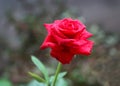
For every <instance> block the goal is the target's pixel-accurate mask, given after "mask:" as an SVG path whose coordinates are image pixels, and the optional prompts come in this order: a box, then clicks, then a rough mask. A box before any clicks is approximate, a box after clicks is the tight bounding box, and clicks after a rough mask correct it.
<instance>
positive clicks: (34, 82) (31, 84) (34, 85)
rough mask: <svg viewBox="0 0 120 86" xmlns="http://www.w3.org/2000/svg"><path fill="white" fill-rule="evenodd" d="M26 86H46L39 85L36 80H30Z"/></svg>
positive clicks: (43, 84)
mask: <svg viewBox="0 0 120 86" xmlns="http://www.w3.org/2000/svg"><path fill="white" fill-rule="evenodd" d="M27 86H46V85H45V83H40V82H38V81H36V80H32V81H31V82H30V83H28V85H27Z"/></svg>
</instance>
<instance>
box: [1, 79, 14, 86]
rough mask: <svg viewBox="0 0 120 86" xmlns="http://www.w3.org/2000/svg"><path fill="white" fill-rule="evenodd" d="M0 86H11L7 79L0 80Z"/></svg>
mask: <svg viewBox="0 0 120 86" xmlns="http://www.w3.org/2000/svg"><path fill="white" fill-rule="evenodd" d="M0 86H12V83H11V82H10V81H9V80H7V79H0Z"/></svg>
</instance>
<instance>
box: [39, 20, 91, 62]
mask: <svg viewBox="0 0 120 86" xmlns="http://www.w3.org/2000/svg"><path fill="white" fill-rule="evenodd" d="M44 26H45V27H46V29H47V31H48V35H47V36H46V38H45V40H44V42H43V44H42V45H41V47H40V48H41V49H45V48H47V47H50V48H51V52H50V54H51V56H53V57H54V58H56V59H57V60H59V61H60V62H61V63H62V64H68V63H70V61H71V60H72V58H73V57H74V55H75V54H80V55H90V54H91V50H92V46H93V42H92V41H90V40H88V38H89V37H91V36H92V34H91V33H89V32H88V31H86V27H85V25H84V24H83V23H82V22H81V21H79V20H73V19H71V18H64V19H62V20H55V22H54V23H51V24H44Z"/></svg>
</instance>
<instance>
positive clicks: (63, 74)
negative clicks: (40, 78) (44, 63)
mask: <svg viewBox="0 0 120 86" xmlns="http://www.w3.org/2000/svg"><path fill="white" fill-rule="evenodd" d="M66 74H67V72H62V73H59V74H58V77H57V80H59V79H61V78H63V77H64V76H65V75H66ZM54 78H55V76H51V77H50V81H49V82H50V83H52V82H53V80H54ZM61 86H62V85H61Z"/></svg>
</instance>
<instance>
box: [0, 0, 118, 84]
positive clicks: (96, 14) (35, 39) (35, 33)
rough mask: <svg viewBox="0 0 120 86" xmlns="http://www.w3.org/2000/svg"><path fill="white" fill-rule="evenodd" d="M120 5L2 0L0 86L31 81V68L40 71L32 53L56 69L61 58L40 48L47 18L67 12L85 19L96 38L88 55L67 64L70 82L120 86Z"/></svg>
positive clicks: (89, 0) (112, 0) (102, 0)
mask: <svg viewBox="0 0 120 86" xmlns="http://www.w3.org/2000/svg"><path fill="white" fill-rule="evenodd" d="M119 9H120V0H0V86H31V85H30V83H31V80H32V78H31V77H30V76H29V75H28V71H32V72H34V73H37V74H39V75H41V73H40V72H39V71H38V69H37V68H36V67H35V66H34V65H33V63H32V61H31V58H30V56H31V55H35V56H37V57H38V58H39V59H40V60H41V61H42V62H43V63H44V64H45V65H46V67H47V68H48V70H49V74H50V75H52V74H54V71H55V68H56V65H57V61H56V60H55V59H53V58H50V57H51V56H50V55H49V49H46V50H42V51H41V50H40V49H39V47H40V45H41V44H42V42H43V40H44V38H45V36H46V35H47V32H46V30H45V28H44V27H43V24H44V23H51V22H53V21H54V20H56V19H62V18H65V17H71V18H74V19H79V20H81V21H82V22H84V23H85V24H86V26H87V30H88V31H90V32H91V33H93V34H94V36H93V37H92V38H91V40H93V41H95V45H94V49H93V52H92V54H91V55H90V56H88V57H85V56H79V55H77V56H76V58H74V59H73V61H72V62H71V64H68V65H64V66H63V69H62V71H68V74H67V75H66V76H65V80H66V82H67V83H68V86H120V83H119V82H120V17H119V15H120V10H119ZM65 86H67V85H65Z"/></svg>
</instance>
